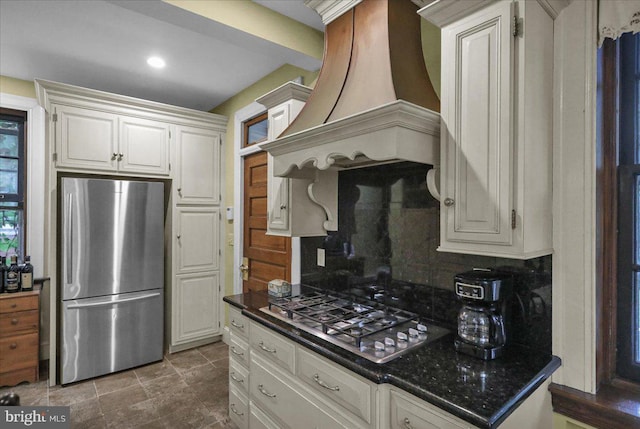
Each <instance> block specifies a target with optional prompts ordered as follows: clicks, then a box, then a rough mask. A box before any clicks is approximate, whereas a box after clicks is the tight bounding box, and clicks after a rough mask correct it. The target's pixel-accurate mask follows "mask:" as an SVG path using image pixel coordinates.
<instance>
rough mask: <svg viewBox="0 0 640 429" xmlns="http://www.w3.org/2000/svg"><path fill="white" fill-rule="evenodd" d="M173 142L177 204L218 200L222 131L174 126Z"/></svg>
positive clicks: (217, 202) (218, 201) (216, 201)
mask: <svg viewBox="0 0 640 429" xmlns="http://www.w3.org/2000/svg"><path fill="white" fill-rule="evenodd" d="M176 143H177V145H176V146H177V149H176V151H177V158H178V170H177V172H176V176H177V177H176V193H177V195H176V202H177V204H220V181H221V175H220V146H221V144H222V137H221V133H220V132H217V131H214V130H206V129H202V128H194V127H177V129H176Z"/></svg>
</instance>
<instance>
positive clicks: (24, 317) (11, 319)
mask: <svg viewBox="0 0 640 429" xmlns="http://www.w3.org/2000/svg"><path fill="white" fill-rule="evenodd" d="M39 318H40V313H39V312H38V310H30V311H20V312H17V313H5V314H0V337H8V336H11V335H16V334H22V333H30V332H38V323H39Z"/></svg>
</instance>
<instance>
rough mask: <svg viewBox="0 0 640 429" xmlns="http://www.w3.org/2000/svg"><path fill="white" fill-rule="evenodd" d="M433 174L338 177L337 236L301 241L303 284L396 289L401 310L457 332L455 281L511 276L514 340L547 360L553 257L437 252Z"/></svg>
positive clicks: (384, 170) (372, 172)
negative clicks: (473, 273)
mask: <svg viewBox="0 0 640 429" xmlns="http://www.w3.org/2000/svg"><path fill="white" fill-rule="evenodd" d="M429 168H430V166H428V165H424V164H416V163H408V162H404V163H398V164H389V165H384V166H376V167H370V168H361V169H355V170H346V171H341V172H340V174H339V181H338V231H337V232H335V233H331V234H330V235H328V236H327V237H309V238H302V239H301V261H302V264H301V268H302V271H301V272H302V282H303V283H306V284H311V285H315V286H319V287H322V288H328V289H332V290H341V291H349V292H353V293H357V291H358V290H359V289H358V288H359V287H360V286H361V285H365V284H369V285H371V284H378V285H384V284H386V285H390V284H392V285H394V286H395V287H392V288H391V290H393V291H394V293H395V292H397V293H395V295H400V296H395V297H393V299H395V300H396V301H400V304H401V306H403V307H407V309H409V310H411V311H414V312H417V313H419V314H421V315H423V316H425V317H429V318H431V319H434V320H439V321H442V322H443V323H448V324H450V325H455V323H456V315H457V312H458V309H459V306H460V304H459V302H458V300H457V299H456V297H455V294H454V293H453V286H454V285H453V277H454V275H455V274H457V273H460V272H464V271H468V270H470V269H473V268H501V269H507V270H509V271H511V272H514V273H517V274H518V275H517V276H516V281H515V287H514V291H515V292H516V294H514V300H513V306H514V309H515V310H516V311H514V312H513V314H515V316H514V323H513V329H512V331H513V332H514V333H517V335H514V337H515V338H519V339H520V341H519V342H522V343H525V344H524V345H531V346H534V347H538V348H543V349H545V350H546V349H548V350H549V352H550V350H551V256H545V257H541V258H536V259H532V260H527V261H519V260H514V259H503V258H495V257H487V256H474V255H463V254H455V253H446V252H438V251H437V247H438V244H439V242H440V204H439V202H438V201H436V200H435V199H434V198H433V197H432V196H431V195H430V194H429V192H428V191H427V188H426V183H425V182H426V173H427V171H428V169H429ZM319 248H323V249H325V255H326V258H325V260H326V263H325V267H318V266H317V265H316V261H317V259H316V255H317V249H319ZM389 298H391V297H389ZM397 303H398V302H391V304H397Z"/></svg>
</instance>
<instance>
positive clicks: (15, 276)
mask: <svg viewBox="0 0 640 429" xmlns="http://www.w3.org/2000/svg"><path fill="white" fill-rule="evenodd" d="M4 288H5V290H6V291H7V292H9V293H13V292H18V291H20V268H18V256H17V255H11V266H9V269H8V270H7V272H6V276H5V282H4Z"/></svg>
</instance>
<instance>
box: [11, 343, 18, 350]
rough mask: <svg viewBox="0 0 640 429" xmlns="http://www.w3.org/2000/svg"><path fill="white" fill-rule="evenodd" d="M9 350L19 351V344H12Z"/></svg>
mask: <svg viewBox="0 0 640 429" xmlns="http://www.w3.org/2000/svg"><path fill="white" fill-rule="evenodd" d="M9 348H10V349H11V350H15V349H17V348H18V344H16V343H11V345H10V346H9Z"/></svg>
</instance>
